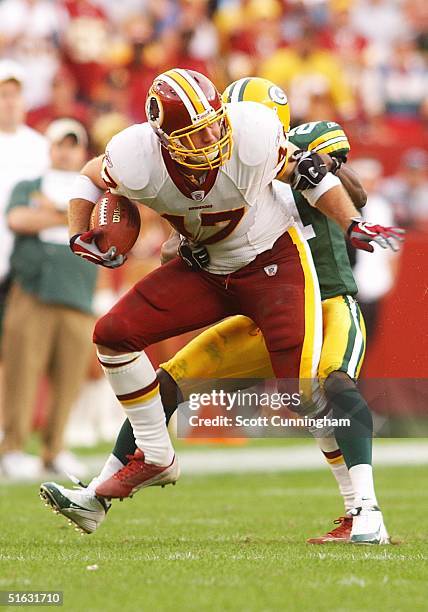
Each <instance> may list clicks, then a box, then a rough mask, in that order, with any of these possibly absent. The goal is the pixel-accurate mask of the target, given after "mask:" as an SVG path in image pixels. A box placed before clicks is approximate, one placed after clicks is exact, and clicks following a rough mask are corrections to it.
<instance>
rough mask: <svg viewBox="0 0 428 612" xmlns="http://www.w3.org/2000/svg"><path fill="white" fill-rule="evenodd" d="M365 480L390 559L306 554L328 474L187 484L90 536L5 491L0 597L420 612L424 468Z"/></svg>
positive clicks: (324, 505) (382, 553)
mask: <svg viewBox="0 0 428 612" xmlns="http://www.w3.org/2000/svg"><path fill="white" fill-rule="evenodd" d="M376 474H377V488H378V492H379V497H380V500H381V501H382V502H383V508H384V514H385V517H386V520H387V526H388V527H389V530H390V532H391V533H392V534H393V535H394V536H395V537H396V538H400V539H401V540H402V541H403V542H402V544H401V545H399V546H386V547H355V546H349V545H348V546H339V545H329V546H311V545H308V544H306V543H305V538H306V537H308V536H313V535H317V534H321V533H322V532H324V531H326V530H327V528H329V521H330V519H333V518H334V517H335V516H337V515H338V514H339V513H340V511H341V504H340V502H339V500H338V499H337V497H336V496H335V487H334V483H333V481H332V479H331V476H330V475H329V474H328V472H327V471H325V472H320V471H316V472H300V473H287V474H269V475H266V476H262V475H242V476H237V475H230V476H215V477H213V476H211V477H209V478H203V477H186V476H184V477H182V479H181V481H180V482H179V484H178V485H177V486H176V487H166V488H165V489H163V490H160V489H149V490H147V491H144V492H143V493H140V494H139V495H138V496H136V497H135V498H134V499H133V500H126V501H124V502H123V503H119V502H116V503H115V504H114V507H113V509H112V511H111V513H110V515H109V518H108V519H107V521H106V522H105V524H104V525H103V526H102V528H101V529H100V530H99V531H98V532H97V533H96V534H95V535H91V536H81V535H79V534H77V533H75V532H74V531H73V530H72V529H71V528H70V527H69V526H68V525H67V523H66V522H65V520H64V519H63V518H62V517H57V516H55V515H54V514H53V513H51V512H50V511H48V510H47V509H46V508H44V507H43V505H42V503H41V502H40V500H39V499H38V496H37V490H36V488H35V487H34V486H29V485H26V486H22V485H20V486H12V485H11V486H3V487H1V488H0V517H1V535H0V590H12V589H25V590H29V589H43V590H47V589H59V590H63V591H64V602H65V603H64V608H63V609H65V610H71V611H76V612H77V611H79V612H80V611H98V610H99V611H110V610H112V611H113V610H114V611H116V610H119V611H123V612H128V611H131V610H142V611H150V612H152V611H153V612H158V611H159V612H163V611H170V610H171V611H177V612H188V611H195V612H196V611H197V612H205V611H210V612H211V611H213V612H217V611H222V610H226V611H227V610H233V611H237V612H238V611H239V612H241V611H245V612H252V611H257V612H268V611H282V610H290V611H293V612H294V611H300V610H301V611H305V612H306V611H310V612H312V611H313V610H314V611H315V610H316V611H318V610H320V611H324V610H325V611H329V612H331V611H342V612H345V611H348V610H349V611H351V610H352V611H354V610H361V611H382V612H383V611H389V610H391V611H394V612H400V611H404V610H406V611H407V610H409V611H410V610H412V611H418V610H424V611H425V610H426V609H427V601H428V586H427V576H428V563H427V561H428V552H427V548H426V543H425V541H426V536H427V518H426V516H427V502H428V490H427V487H426V483H427V479H426V468H425V467H408V468H406V467H400V468H382V469H378V470H377V472H376ZM91 565H97V566H98V569H97V570H95V571H91V570H88V569H87V566H91ZM12 609H13V608H11V610H12Z"/></svg>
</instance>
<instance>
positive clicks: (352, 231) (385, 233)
mask: <svg viewBox="0 0 428 612" xmlns="http://www.w3.org/2000/svg"><path fill="white" fill-rule="evenodd" d="M346 233H347V235H348V238H349V240H350V242H351V244H352V246H354V247H355V248H356V249H362V250H363V251H369V252H370V253H373V251H374V247H373V245H372V244H371V243H372V242H376V243H377V244H378V245H379V246H381V247H382V248H383V249H388V248H390V249H391V250H392V251H398V250H399V249H400V243H401V242H403V240H404V236H403V235H404V234H405V233H406V232H405V230H403V229H401V228H400V227H384V226H383V225H375V224H373V223H368V222H367V221H362V220H361V219H353V220H352V223H351V225H350V226H349V227H348V231H347V232H346Z"/></svg>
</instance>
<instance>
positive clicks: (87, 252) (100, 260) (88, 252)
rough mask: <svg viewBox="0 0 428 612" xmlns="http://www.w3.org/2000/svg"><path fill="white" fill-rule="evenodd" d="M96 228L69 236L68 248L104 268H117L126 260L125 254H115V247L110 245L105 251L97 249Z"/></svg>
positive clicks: (97, 234) (98, 233)
mask: <svg viewBox="0 0 428 612" xmlns="http://www.w3.org/2000/svg"><path fill="white" fill-rule="evenodd" d="M99 235H100V231H99V230H98V231H97V230H90V231H88V232H84V233H83V234H75V235H74V236H72V237H71V238H70V249H71V250H72V251H73V253H74V254H75V255H79V257H83V259H86V260H87V261H91V262H92V263H94V264H98V265H100V266H104V267H105V268H118V267H119V266H121V265H122V264H123V263H125V261H126V255H125V256H124V255H116V247H115V246H112V247H110V248H109V250H108V251H107V252H106V253H103V252H102V251H100V250H99V248H98V247H97V244H96V239H97V236H99Z"/></svg>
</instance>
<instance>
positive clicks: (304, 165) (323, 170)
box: [290, 151, 328, 191]
mask: <svg viewBox="0 0 428 612" xmlns="http://www.w3.org/2000/svg"><path fill="white" fill-rule="evenodd" d="M293 161H297V164H296V167H295V168H294V170H293V172H292V174H291V176H290V185H291V187H292V188H293V189H296V190H297V191H303V190H304V189H311V188H313V187H316V186H317V185H318V184H319V183H320V182H321V181H322V180H323V178H324V177H325V175H326V174H327V172H328V170H327V166H326V165H325V163H324V162H323V160H322V158H321V157H320V156H319V155H318V153H311V152H310V151H295V152H294V153H293V155H292V156H291V157H290V162H293Z"/></svg>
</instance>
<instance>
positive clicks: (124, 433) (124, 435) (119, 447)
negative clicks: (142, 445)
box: [112, 419, 137, 465]
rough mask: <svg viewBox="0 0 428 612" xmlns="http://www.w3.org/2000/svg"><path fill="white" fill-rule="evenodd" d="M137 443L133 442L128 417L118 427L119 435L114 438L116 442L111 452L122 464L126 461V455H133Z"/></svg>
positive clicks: (132, 433)
mask: <svg viewBox="0 0 428 612" xmlns="http://www.w3.org/2000/svg"><path fill="white" fill-rule="evenodd" d="M136 448H137V445H136V444H135V438H134V432H133V431H132V425H131V423H130V422H129V420H128V419H126V420H125V421H124V422H123V425H122V427H121V428H120V431H119V435H118V436H117V438H116V442H115V445H114V448H113V450H112V453H113V455H114V456H115V457H117V458H118V459H119V461H121V462H122V463H123V464H124V465H126V464H127V463H128V459H127V458H126V455H133V454H134V453H135V450H136Z"/></svg>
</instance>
